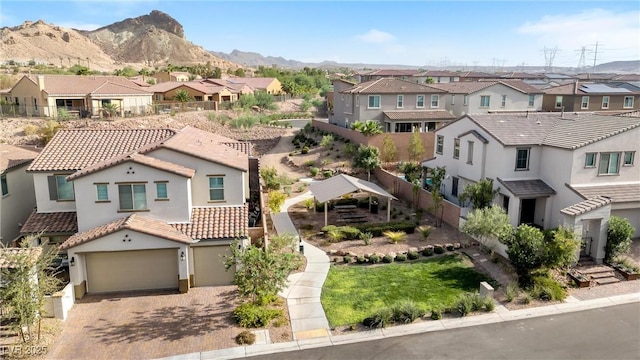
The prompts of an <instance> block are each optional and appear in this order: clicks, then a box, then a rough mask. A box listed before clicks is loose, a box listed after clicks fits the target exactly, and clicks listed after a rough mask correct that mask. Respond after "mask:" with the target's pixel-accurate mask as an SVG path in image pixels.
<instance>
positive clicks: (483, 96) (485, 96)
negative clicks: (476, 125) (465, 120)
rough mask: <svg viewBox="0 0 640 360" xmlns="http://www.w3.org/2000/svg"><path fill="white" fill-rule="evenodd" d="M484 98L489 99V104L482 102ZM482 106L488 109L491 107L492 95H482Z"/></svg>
mask: <svg viewBox="0 0 640 360" xmlns="http://www.w3.org/2000/svg"><path fill="white" fill-rule="evenodd" d="M483 98H488V99H489V104H487V105H483V104H482V99H483ZM480 107H481V108H485V109H488V108H490V107H491V95H480Z"/></svg>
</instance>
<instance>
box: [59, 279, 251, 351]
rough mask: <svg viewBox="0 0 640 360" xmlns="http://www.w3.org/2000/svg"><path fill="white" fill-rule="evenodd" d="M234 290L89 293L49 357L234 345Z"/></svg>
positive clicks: (196, 349) (77, 308)
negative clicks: (178, 292) (232, 315)
mask: <svg viewBox="0 0 640 360" xmlns="http://www.w3.org/2000/svg"><path fill="white" fill-rule="evenodd" d="M236 294H237V291H236V287H235V286H220V287H199V288H192V289H189V292H188V293H186V294H177V293H173V292H135V293H133V292H132V293H127V294H110V295H87V296H85V297H84V298H83V299H82V300H79V301H78V302H77V303H76V304H75V305H74V307H73V309H72V310H71V312H70V313H69V317H68V318H67V320H66V321H65V322H64V324H63V331H62V334H61V336H60V337H59V339H58V340H57V341H56V343H55V344H54V345H53V347H52V349H51V351H50V352H49V354H48V356H47V358H48V359H65V360H66V359H92V360H93V359H151V358H159V357H165V356H171V355H178V354H185V353H193V352H199V351H209V350H215V349H224V348H229V347H234V346H238V345H236V343H235V341H234V337H235V336H236V335H237V334H238V333H240V332H241V331H242V329H241V328H239V327H236V326H235V325H234V322H233V319H232V317H231V313H232V311H233V309H234V308H235V305H236V303H237V300H236Z"/></svg>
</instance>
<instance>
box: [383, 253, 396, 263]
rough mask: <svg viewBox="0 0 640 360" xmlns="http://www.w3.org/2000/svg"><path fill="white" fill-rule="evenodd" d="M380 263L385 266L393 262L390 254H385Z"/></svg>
mask: <svg viewBox="0 0 640 360" xmlns="http://www.w3.org/2000/svg"><path fill="white" fill-rule="evenodd" d="M382 262H383V263H385V264H391V263H392V262H393V256H392V255H390V254H387V255H385V256H383V257H382Z"/></svg>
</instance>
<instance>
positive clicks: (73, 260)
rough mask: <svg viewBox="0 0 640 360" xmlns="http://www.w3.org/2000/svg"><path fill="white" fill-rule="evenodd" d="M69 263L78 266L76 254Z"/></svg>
mask: <svg viewBox="0 0 640 360" xmlns="http://www.w3.org/2000/svg"><path fill="white" fill-rule="evenodd" d="M69 265H71V266H76V258H75V257H74V256H72V257H71V260H69Z"/></svg>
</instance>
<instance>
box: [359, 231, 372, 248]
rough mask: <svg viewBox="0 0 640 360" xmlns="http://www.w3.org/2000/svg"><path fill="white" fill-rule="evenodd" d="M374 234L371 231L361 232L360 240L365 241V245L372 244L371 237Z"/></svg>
mask: <svg viewBox="0 0 640 360" xmlns="http://www.w3.org/2000/svg"><path fill="white" fill-rule="evenodd" d="M372 238H373V235H371V233H369V232H360V240H362V241H364V244H365V245H371V239H372Z"/></svg>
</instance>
